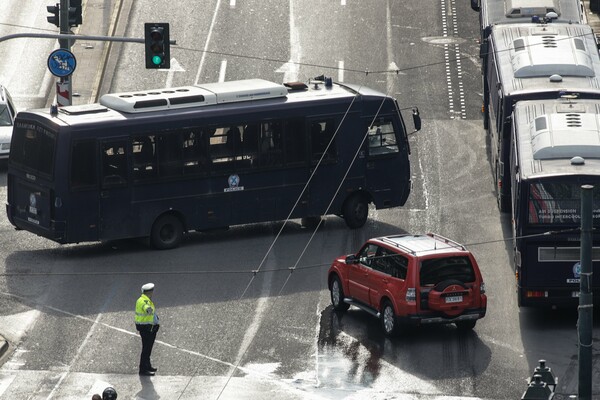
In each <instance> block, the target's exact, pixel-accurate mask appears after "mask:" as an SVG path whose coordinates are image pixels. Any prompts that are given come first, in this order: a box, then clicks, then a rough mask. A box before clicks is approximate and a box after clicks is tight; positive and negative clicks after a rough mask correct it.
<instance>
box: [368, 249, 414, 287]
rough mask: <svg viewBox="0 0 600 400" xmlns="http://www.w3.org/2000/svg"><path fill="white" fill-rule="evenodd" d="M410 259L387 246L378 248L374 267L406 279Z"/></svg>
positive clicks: (395, 276)
mask: <svg viewBox="0 0 600 400" xmlns="http://www.w3.org/2000/svg"><path fill="white" fill-rule="evenodd" d="M407 267H408V259H407V258H406V257H404V256H402V255H400V254H398V253H395V252H393V251H392V250H388V249H386V248H385V247H379V248H378V249H377V252H376V255H375V259H374V260H373V269H376V270H377V271H381V272H383V273H385V274H388V275H391V276H393V277H394V278H399V279H406V270H407Z"/></svg>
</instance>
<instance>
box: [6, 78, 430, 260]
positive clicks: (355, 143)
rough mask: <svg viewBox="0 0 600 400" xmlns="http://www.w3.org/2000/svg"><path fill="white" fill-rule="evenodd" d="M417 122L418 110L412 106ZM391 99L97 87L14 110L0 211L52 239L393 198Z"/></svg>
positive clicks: (323, 210) (159, 233)
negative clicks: (73, 99) (93, 94)
mask: <svg viewBox="0 0 600 400" xmlns="http://www.w3.org/2000/svg"><path fill="white" fill-rule="evenodd" d="M413 118H414V122H415V128H416V129H417V130H418V129H419V128H420V117H419V116H418V111H417V110H414V111H413ZM407 135H408V134H407V131H406V128H405V125H404V122H403V119H402V116H401V113H400V109H399V107H398V104H397V102H396V100H395V99H394V98H392V97H389V96H386V95H385V94H382V93H380V92H377V91H375V90H371V89H368V88H364V87H359V86H355V85H350V84H338V83H333V82H332V81H331V79H328V78H327V79H326V78H324V77H318V78H316V79H315V80H312V81H311V82H309V84H308V85H306V84H304V83H299V82H296V83H289V84H285V85H281V84H276V83H272V82H269V81H265V80H261V79H249V80H241V81H230V82H224V83H211V84H203V85H198V86H188V87H179V88H169V89H159V90H146V91H139V92H130V93H117V94H107V95H104V96H102V97H101V99H100V102H99V104H91V105H84V106H68V107H62V108H61V109H59V110H58V112H57V113H51V112H50V111H48V110H31V111H25V112H21V113H19V114H18V116H17V119H16V121H15V128H14V132H13V140H12V145H11V150H10V157H9V163H8V200H7V205H6V210H7V213H8V218H9V220H10V222H11V223H12V224H13V225H14V226H15V227H16V228H17V229H23V230H27V231H31V232H33V233H35V234H37V235H40V236H43V237H45V238H48V239H51V240H53V241H56V242H58V243H79V242H88V241H99V240H114V239H124V238H137V237H149V238H150V243H151V244H152V245H153V246H154V247H156V248H159V249H168V248H173V247H176V246H178V245H179V244H180V242H181V240H182V237H183V235H184V234H185V233H186V232H188V231H190V230H198V231H204V230H210V229H216V228H223V227H228V226H230V225H237V224H247V223H256V222H265V221H277V220H285V219H287V218H303V217H319V216H321V215H326V214H335V215H338V216H341V217H343V218H344V220H345V221H346V223H347V225H348V226H349V227H350V228H359V227H361V226H363V225H364V224H365V222H366V220H367V217H368V205H369V203H372V204H374V206H375V207H376V208H378V209H381V208H389V207H396V206H402V205H404V203H405V202H406V200H407V198H408V195H409V192H410V189H411V174H410V165H409V153H410V148H409V143H408V136H407Z"/></svg>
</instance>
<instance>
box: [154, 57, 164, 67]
mask: <svg viewBox="0 0 600 400" xmlns="http://www.w3.org/2000/svg"><path fill="white" fill-rule="evenodd" d="M152 62H153V63H154V65H160V64H162V57H160V56H153V57H152Z"/></svg>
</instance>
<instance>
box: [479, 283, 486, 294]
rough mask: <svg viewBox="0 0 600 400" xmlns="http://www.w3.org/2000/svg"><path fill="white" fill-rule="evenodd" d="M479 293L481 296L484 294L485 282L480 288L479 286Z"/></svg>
mask: <svg viewBox="0 0 600 400" xmlns="http://www.w3.org/2000/svg"><path fill="white" fill-rule="evenodd" d="M479 291H480V292H481V294H484V293H485V282H481V286H479Z"/></svg>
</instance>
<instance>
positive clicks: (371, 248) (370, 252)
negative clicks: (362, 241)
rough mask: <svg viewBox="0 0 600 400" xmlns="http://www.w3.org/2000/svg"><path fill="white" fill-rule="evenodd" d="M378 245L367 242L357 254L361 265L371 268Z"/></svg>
mask: <svg viewBox="0 0 600 400" xmlns="http://www.w3.org/2000/svg"><path fill="white" fill-rule="evenodd" d="M378 248H379V246H377V245H375V244H372V243H369V244H367V245H366V246H365V247H363V249H362V250H361V251H360V253H359V254H358V259H359V261H360V263H361V264H362V265H364V266H365V267H369V268H373V259H374V258H375V254H377V249H378Z"/></svg>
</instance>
